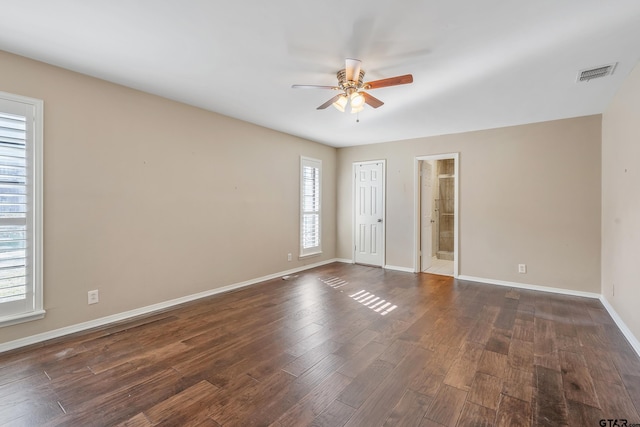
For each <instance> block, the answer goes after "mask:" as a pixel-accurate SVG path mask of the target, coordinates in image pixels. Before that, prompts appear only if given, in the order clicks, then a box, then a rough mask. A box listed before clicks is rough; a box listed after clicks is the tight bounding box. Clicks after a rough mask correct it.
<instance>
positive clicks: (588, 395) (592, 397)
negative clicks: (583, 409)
mask: <svg viewBox="0 0 640 427" xmlns="http://www.w3.org/2000/svg"><path fill="white" fill-rule="evenodd" d="M559 355H560V367H561V368H562V384H563V386H564V395H565V397H566V399H567V400H573V401H575V402H579V403H583V404H585V405H589V406H593V407H595V408H598V407H600V404H599V402H598V398H597V397H596V391H595V388H594V385H593V379H592V378H591V374H589V369H588V368H587V363H586V362H585V360H584V358H583V357H582V355H579V354H576V353H572V352H568V351H560V352H559Z"/></svg>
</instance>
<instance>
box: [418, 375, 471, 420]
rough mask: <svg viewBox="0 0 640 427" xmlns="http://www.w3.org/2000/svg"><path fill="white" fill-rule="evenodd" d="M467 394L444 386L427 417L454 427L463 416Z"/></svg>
mask: <svg viewBox="0 0 640 427" xmlns="http://www.w3.org/2000/svg"><path fill="white" fill-rule="evenodd" d="M466 398H467V392H466V391H464V390H460V389H458V388H455V387H452V386H450V385H446V384H445V385H443V386H442V387H440V391H438V394H437V395H436V397H435V399H434V401H433V403H432V404H431V407H430V408H429V410H428V411H427V414H426V415H425V417H426V418H429V419H430V420H432V421H435V422H437V423H439V424H442V425H444V426H449V427H453V426H455V425H456V423H457V422H458V418H460V415H461V414H462V408H463V406H464V402H465V400H466Z"/></svg>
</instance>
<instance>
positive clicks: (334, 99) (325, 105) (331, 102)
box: [316, 95, 340, 110]
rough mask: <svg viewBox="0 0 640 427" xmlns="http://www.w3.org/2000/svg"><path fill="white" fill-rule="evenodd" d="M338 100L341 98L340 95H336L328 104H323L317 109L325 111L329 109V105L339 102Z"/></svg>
mask: <svg viewBox="0 0 640 427" xmlns="http://www.w3.org/2000/svg"><path fill="white" fill-rule="evenodd" d="M338 98H340V95H336V96H334V97H333V98H331V99H330V100H328V101H327V102H325V103H324V104H322V105H321V106H319V107H318V108H316V110H324V109H325V108H327V107H328V106H329V105H331V104H333V103H334V102H336V101H337V100H338Z"/></svg>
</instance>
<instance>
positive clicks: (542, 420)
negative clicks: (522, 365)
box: [533, 366, 569, 425]
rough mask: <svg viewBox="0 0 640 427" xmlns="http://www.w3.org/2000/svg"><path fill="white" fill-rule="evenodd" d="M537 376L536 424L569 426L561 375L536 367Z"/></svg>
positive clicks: (534, 413)
mask: <svg viewBox="0 0 640 427" xmlns="http://www.w3.org/2000/svg"><path fill="white" fill-rule="evenodd" d="M535 375H536V392H535V402H536V406H535V408H534V412H533V415H534V417H533V419H534V422H535V423H536V424H538V425H568V424H569V421H568V417H567V406H566V401H565V397H564V393H563V385H562V376H561V374H560V373H559V372H556V371H554V370H552V369H549V368H545V367H542V366H536V372H535Z"/></svg>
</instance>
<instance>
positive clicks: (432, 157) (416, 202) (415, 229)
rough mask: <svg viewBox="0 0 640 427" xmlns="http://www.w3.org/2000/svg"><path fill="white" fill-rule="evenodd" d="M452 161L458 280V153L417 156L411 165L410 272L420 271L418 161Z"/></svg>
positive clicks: (454, 271)
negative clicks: (412, 177) (411, 226)
mask: <svg viewBox="0 0 640 427" xmlns="http://www.w3.org/2000/svg"><path fill="white" fill-rule="evenodd" d="M446 159H453V163H454V170H455V175H454V178H453V186H454V193H455V194H454V201H453V211H454V213H455V215H454V217H453V277H454V278H458V273H459V271H460V270H459V264H460V256H459V253H458V251H459V248H460V244H459V243H460V233H459V230H460V226H459V224H460V203H459V199H460V153H444V154H433V155H428V156H417V157H416V158H415V160H414V164H413V174H414V183H413V207H414V223H413V239H414V245H413V260H414V261H413V262H414V269H413V271H412V272H414V273H419V272H420V271H421V269H420V161H421V160H446Z"/></svg>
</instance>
